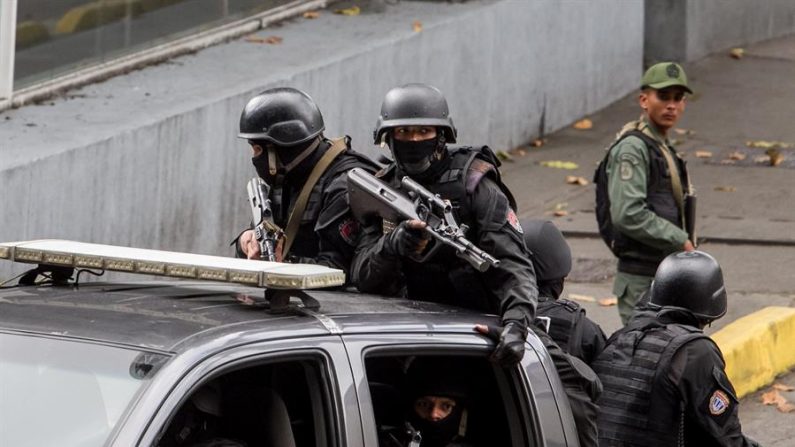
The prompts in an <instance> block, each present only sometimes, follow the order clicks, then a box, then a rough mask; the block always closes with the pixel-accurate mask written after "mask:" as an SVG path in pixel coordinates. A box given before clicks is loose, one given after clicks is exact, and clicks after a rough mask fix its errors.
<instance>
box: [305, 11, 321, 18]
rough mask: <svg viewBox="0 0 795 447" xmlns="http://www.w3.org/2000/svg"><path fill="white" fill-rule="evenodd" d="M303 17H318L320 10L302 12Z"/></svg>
mask: <svg viewBox="0 0 795 447" xmlns="http://www.w3.org/2000/svg"><path fill="white" fill-rule="evenodd" d="M303 16H304V18H305V19H316V18H318V17H320V12H318V11H307V12H305V13H304V14H303Z"/></svg>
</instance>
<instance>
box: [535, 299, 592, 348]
mask: <svg viewBox="0 0 795 447" xmlns="http://www.w3.org/2000/svg"><path fill="white" fill-rule="evenodd" d="M536 315H538V316H540V317H548V318H549V320H550V323H549V336H550V337H552V339H553V340H555V343H557V344H558V346H560V348H561V349H563V350H564V351H566V353H567V354H569V355H573V356H574V357H577V358H580V359H582V358H583V352H582V345H581V344H580V340H581V339H582V330H583V329H582V319H583V318H584V317H585V309H583V308H582V307H580V305H579V304H577V303H575V302H574V301H569V300H566V299H557V300H553V299H550V298H546V299H544V298H542V297H539V298H538V308H537V309H536Z"/></svg>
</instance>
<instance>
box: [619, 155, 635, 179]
mask: <svg viewBox="0 0 795 447" xmlns="http://www.w3.org/2000/svg"><path fill="white" fill-rule="evenodd" d="M618 170H619V173H620V175H621V180H632V174H633V171H634V170H635V168H634V166H633V165H632V162H631V161H629V160H624V159H622V160H621V164H620V165H619V168H618Z"/></svg>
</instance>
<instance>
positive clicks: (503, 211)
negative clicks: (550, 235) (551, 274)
mask: <svg viewBox="0 0 795 447" xmlns="http://www.w3.org/2000/svg"><path fill="white" fill-rule="evenodd" d="M471 207H472V214H473V216H474V219H475V224H476V226H477V234H476V235H474V234H473V235H470V236H469V237H470V238H474V240H473V242H474V243H475V245H477V246H478V247H479V248H480V249H482V250H484V251H485V252H487V253H489V254H491V255H492V256H494V257H495V258H497V259H499V260H500V265H499V267H491V268H489V269H488V270H486V271H485V272H483V273H482V275H483V276H484V278H483V279H484V281H485V283H486V286H487V287H488V289H489V290H490V291H491V292H492V293H493V294H494V296H495V297H496V299H497V300H498V306H499V309H500V315H501V316H502V321H503V323H507V322H509V321H517V322H519V323H520V324H522V325H524V326H525V327H529V326H530V325H531V324H533V320H534V318H535V310H536V306H537V304H538V287H537V285H536V276H535V270H534V268H533V262H532V260H531V259H530V254H529V252H528V250H527V247H526V246H525V244H524V239H523V237H522V233H521V226H520V225H519V221H518V219H517V217H516V214H515V212H514V210H513V209H511V207H510V205H509V202H508V198H507V197H506V196H505V194H504V193H503V192H502V190H501V189H500V187H499V186H497V183H495V182H494V181H493V180H491V179H490V178H488V177H486V178H484V179H483V180H481V182H480V183H479V184H478V186H477V188H476V189H475V192H474V194H473V195H472V200H471Z"/></svg>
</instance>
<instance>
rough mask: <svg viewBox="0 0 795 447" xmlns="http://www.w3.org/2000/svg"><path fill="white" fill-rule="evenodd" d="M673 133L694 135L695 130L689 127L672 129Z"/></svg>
mask: <svg viewBox="0 0 795 447" xmlns="http://www.w3.org/2000/svg"><path fill="white" fill-rule="evenodd" d="M674 133H676V134H677V135H694V134H695V133H696V132H695V131H694V130H690V129H674Z"/></svg>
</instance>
